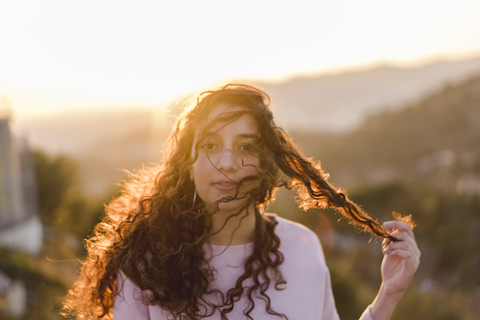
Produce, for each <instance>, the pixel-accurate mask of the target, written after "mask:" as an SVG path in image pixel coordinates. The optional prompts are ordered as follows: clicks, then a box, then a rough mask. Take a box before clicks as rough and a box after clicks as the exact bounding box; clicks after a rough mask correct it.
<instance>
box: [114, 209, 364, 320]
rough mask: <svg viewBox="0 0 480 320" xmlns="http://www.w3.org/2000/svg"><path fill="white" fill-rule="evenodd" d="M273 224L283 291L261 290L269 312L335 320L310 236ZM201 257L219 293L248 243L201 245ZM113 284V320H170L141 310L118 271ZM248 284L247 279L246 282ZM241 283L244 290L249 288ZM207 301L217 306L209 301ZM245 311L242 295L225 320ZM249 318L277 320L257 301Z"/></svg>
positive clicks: (231, 280) (230, 281) (326, 276)
mask: <svg viewBox="0 0 480 320" xmlns="http://www.w3.org/2000/svg"><path fill="white" fill-rule="evenodd" d="M275 219H276V220H277V221H278V224H277V226H276V227H275V233H276V234H277V235H278V237H279V238H280V241H281V242H280V248H279V250H280V251H281V252H282V253H283V255H284V257H285V260H284V262H283V263H282V264H281V265H280V266H279V269H280V270H281V271H282V274H283V277H284V279H285V280H286V282H287V284H286V285H283V286H282V287H285V290H282V291H277V290H276V289H275V286H274V283H273V281H272V282H271V284H270V287H269V289H268V290H267V295H268V296H269V297H270V299H271V307H272V309H273V310H274V311H276V312H278V313H283V314H285V315H286V316H287V317H288V318H289V319H290V320H296V319H322V320H336V319H339V317H338V314H337V311H336V309H335V302H334V299H333V294H332V287H331V283H330V273H329V271H328V268H327V265H326V264H325V258H324V255H323V250H322V247H321V245H320V241H319V240H318V237H317V236H316V234H315V233H313V232H312V231H310V230H309V229H307V228H306V227H304V226H302V225H300V224H297V223H295V222H292V221H289V220H285V219H283V218H280V217H275ZM205 251H206V254H207V258H210V257H213V258H212V259H211V260H210V266H212V267H214V268H215V269H216V270H217V271H218V273H217V274H216V275H215V281H214V282H213V283H212V284H211V285H212V288H218V289H220V290H221V291H222V292H224V293H226V291H227V290H228V289H230V288H233V287H234V286H235V282H236V281H237V279H238V278H239V277H240V276H241V275H242V274H243V273H244V266H243V264H244V261H245V259H246V258H247V257H248V256H250V255H251V253H252V252H253V243H247V244H244V245H236V246H229V247H227V246H215V245H205ZM118 279H119V280H120V279H122V280H124V281H125V283H124V287H123V292H122V293H121V294H120V295H119V296H117V297H116V298H115V301H114V310H113V319H114V320H127V319H128V320H129V319H141V320H144V319H152V320H164V319H172V316H171V315H170V316H169V313H168V312H166V311H164V310H163V309H161V308H160V307H159V306H146V305H144V304H143V303H142V301H141V294H140V293H141V291H140V288H139V287H138V286H136V285H135V284H134V283H133V282H132V281H131V280H129V279H128V278H126V276H125V275H124V274H123V273H122V272H121V271H120V273H119V277H118ZM248 280H250V279H248ZM248 280H246V281H245V282H244V285H247V286H248V285H249V284H250V283H249V282H248ZM210 298H211V299H210V301H212V302H215V301H218V300H217V299H215V297H210ZM247 307H248V299H247V297H246V292H245V293H244V296H243V297H242V299H241V300H240V301H238V302H235V304H234V309H233V311H232V312H230V313H227V314H226V316H227V317H228V318H229V319H235V320H240V319H242V320H243V319H247V317H246V316H245V315H244V314H243V311H244V310H245V309H246V308H247ZM250 316H251V317H252V318H253V319H262V320H263V319H266V320H270V319H272V320H273V319H277V320H278V319H280V318H279V317H278V316H274V315H270V314H268V313H267V312H266V309H265V302H264V301H263V300H262V299H260V298H259V299H256V300H255V308H254V309H253V311H252V312H251V313H250ZM202 319H208V320H220V313H219V312H218V311H217V312H216V313H215V314H214V315H213V316H211V317H207V318H202ZM360 320H372V317H371V313H370V307H369V308H367V309H366V310H365V312H364V313H363V314H362V316H361V317H360Z"/></svg>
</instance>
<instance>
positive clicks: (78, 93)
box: [0, 0, 480, 118]
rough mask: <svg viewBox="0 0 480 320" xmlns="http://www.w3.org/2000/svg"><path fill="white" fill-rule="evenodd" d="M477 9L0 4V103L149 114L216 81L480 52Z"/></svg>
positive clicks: (479, 5)
mask: <svg viewBox="0 0 480 320" xmlns="http://www.w3.org/2000/svg"><path fill="white" fill-rule="evenodd" d="M478 12H480V2H478V1H468V0H462V1H450V0H443V1H413V0H408V1H402V2H398V3H392V2H385V1H379V0H367V1H362V2H352V1H345V0H344V1H330V2H327V1H325V2H311V1H298V2H295V4H294V5H293V4H292V3H290V2H279V1H262V2H255V1H244V2H242V3H241V4H240V3H237V4H236V5H235V6H233V5H232V4H231V3H229V2H224V1H201V2H200V1H190V2H188V3H184V2H175V1H170V2H153V1H152V2H135V3H133V2H129V3H126V2H114V1H101V2H98V1H82V2H66V1H41V2H34V1H32V2H29V3H26V2H17V1H2V2H1V3H0V43H1V47H2V51H1V52H0V54H1V59H0V69H1V70H2V72H1V75H0V94H2V95H6V96H8V97H9V98H10V100H11V104H12V106H13V108H14V109H15V113H16V116H17V117H19V118H22V117H28V116H38V115H40V114H45V113H51V112H57V111H59V110H64V109H70V108H82V107H98V106H120V105H121V106H131V105H144V106H145V105H161V104H163V103H165V102H166V101H169V100H171V99H175V98H177V97H179V96H181V95H183V94H185V93H187V92H191V91H193V90H198V89H200V88H202V87H204V86H206V85H208V84H212V83H217V82H219V81H223V80H225V79H227V80H228V79H238V78H243V79H245V78H246V79H253V78H260V79H270V80H275V81H278V80H279V79H283V78H286V77H291V76H293V75H295V74H311V73H318V72H322V71H330V70H336V69H342V68H347V67H352V66H358V65H364V64H374V63H378V62H382V61H391V62H408V61H418V60H419V59H427V58H429V57H448V58H455V57H458V56H468V55H470V56H472V55H474V54H475V53H478V52H480V43H479V41H474V39H475V40H478V39H480V22H478V21H480V20H479V19H477V18H478V17H477V13H478Z"/></svg>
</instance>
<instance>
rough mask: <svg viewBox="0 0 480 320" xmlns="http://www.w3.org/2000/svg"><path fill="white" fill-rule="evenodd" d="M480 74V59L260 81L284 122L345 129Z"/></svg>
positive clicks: (291, 125)
mask: <svg viewBox="0 0 480 320" xmlns="http://www.w3.org/2000/svg"><path fill="white" fill-rule="evenodd" d="M477 74H480V59H473V60H464V61H457V62H448V61H439V62H436V63H431V64H426V65H423V66H417V67H410V68H399V67H392V66H389V65H385V66H382V67H378V68H372V69H365V70H358V71H351V72H345V73H340V74H332V75H320V76H316V77H313V76H309V77H304V78H296V79H292V80H291V81H287V82H282V83H258V84H259V85H260V86H262V87H263V88H264V89H265V91H266V92H267V93H268V94H269V95H270V96H271V98H272V101H273V103H274V104H275V106H276V109H275V117H276V119H277V123H278V124H280V125H281V126H283V127H286V128H289V129H292V128H303V129H305V130H309V131H315V132H325V131H327V132H344V131H352V130H354V129H357V128H358V127H359V126H360V125H361V124H362V123H363V121H364V120H365V119H366V118H367V117H369V116H370V115H372V114H377V113H379V112H382V111H384V110H398V109H401V108H404V107H405V106H406V105H410V104H412V103H415V102H417V101H418V100H419V99H421V98H423V97H425V96H427V95H429V94H432V93H434V92H436V91H438V90H440V89H441V88H442V87H443V86H445V85H447V84H450V85H454V84H458V83H460V82H462V81H464V80H465V79H467V78H470V77H472V76H475V75H477Z"/></svg>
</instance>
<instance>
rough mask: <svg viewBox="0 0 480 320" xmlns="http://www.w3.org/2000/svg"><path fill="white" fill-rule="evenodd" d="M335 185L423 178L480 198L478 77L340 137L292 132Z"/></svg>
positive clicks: (368, 121) (383, 114)
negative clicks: (318, 161)
mask: <svg viewBox="0 0 480 320" xmlns="http://www.w3.org/2000/svg"><path fill="white" fill-rule="evenodd" d="M291 134H292V136H293V137H294V140H296V141H298V142H299V144H300V145H301V147H302V148H303V150H304V152H305V153H306V154H307V155H309V156H313V157H315V158H317V159H319V160H321V161H322V165H323V168H324V170H326V171H327V172H329V173H330V174H331V180H332V182H333V183H334V184H336V185H341V186H348V185H351V184H355V183H358V182H359V181H361V182H362V183H373V184H375V183H383V182H387V181H393V180H399V179H400V180H405V179H418V178H420V179H422V181H430V182H431V183H432V184H433V185H435V186H436V187H440V188H450V190H455V191H457V192H462V193H476V194H480V147H479V146H480V74H479V75H477V76H476V77H473V78H471V79H469V80H466V81H464V82H462V83H459V84H455V85H450V86H445V87H444V88H443V89H441V90H438V91H437V92H435V93H433V94H431V95H429V96H427V97H424V98H423V99H422V100H420V101H418V102H416V103H412V104H410V105H409V106H408V107H406V108H403V109H399V110H394V111H391V110H389V111H383V112H381V113H379V114H377V115H375V116H370V117H368V118H367V119H366V121H365V122H364V123H363V125H362V126H361V127H360V128H358V129H356V130H354V131H352V132H349V133H344V134H316V133H313V132H309V133H305V132H303V133H302V132H291Z"/></svg>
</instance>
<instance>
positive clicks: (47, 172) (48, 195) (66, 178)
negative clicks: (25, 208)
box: [33, 150, 78, 225]
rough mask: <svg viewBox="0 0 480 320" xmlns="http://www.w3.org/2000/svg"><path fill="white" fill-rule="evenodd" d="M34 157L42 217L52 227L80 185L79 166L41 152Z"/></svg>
mask: <svg viewBox="0 0 480 320" xmlns="http://www.w3.org/2000/svg"><path fill="white" fill-rule="evenodd" d="M33 155H34V161H35V172H36V178H37V179H36V180H37V189H38V197H39V204H40V213H41V217H42V220H43V222H44V223H45V224H48V225H52V224H53V220H54V218H55V217H54V214H55V212H56V211H57V210H58V208H59V207H60V206H61V205H62V204H63V203H64V202H65V199H66V196H67V194H68V193H69V192H70V191H71V189H72V188H74V187H75V185H76V184H77V183H78V179H77V166H76V164H75V162H74V161H73V160H72V159H70V158H68V157H66V156H63V155H61V156H50V155H48V154H46V153H45V152H43V151H40V150H35V151H34V152H33Z"/></svg>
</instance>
